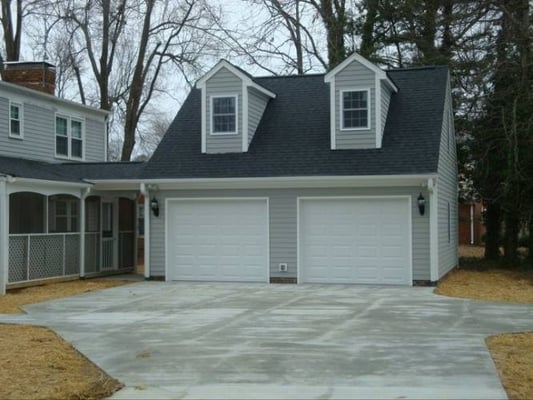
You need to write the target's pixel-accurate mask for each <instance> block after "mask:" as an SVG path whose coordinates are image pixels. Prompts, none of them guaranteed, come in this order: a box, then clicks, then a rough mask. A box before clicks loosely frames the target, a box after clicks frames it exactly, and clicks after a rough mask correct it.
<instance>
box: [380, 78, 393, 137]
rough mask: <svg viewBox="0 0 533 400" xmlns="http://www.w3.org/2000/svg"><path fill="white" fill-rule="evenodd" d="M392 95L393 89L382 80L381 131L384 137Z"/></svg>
mask: <svg viewBox="0 0 533 400" xmlns="http://www.w3.org/2000/svg"><path fill="white" fill-rule="evenodd" d="M391 95H392V91H391V89H390V88H389V87H388V86H387V85H386V84H385V82H383V81H381V132H379V134H380V136H381V137H383V131H384V129H385V124H386V123H387V114H388V113H389V104H390V98H391Z"/></svg>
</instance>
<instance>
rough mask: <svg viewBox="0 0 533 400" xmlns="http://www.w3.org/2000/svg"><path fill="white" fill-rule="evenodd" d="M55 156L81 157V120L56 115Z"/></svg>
mask: <svg viewBox="0 0 533 400" xmlns="http://www.w3.org/2000/svg"><path fill="white" fill-rule="evenodd" d="M56 156H58V157H65V158H74V159H82V158H83V122H82V121H81V120H78V119H74V118H71V117H64V116H59V115H58V116H56Z"/></svg>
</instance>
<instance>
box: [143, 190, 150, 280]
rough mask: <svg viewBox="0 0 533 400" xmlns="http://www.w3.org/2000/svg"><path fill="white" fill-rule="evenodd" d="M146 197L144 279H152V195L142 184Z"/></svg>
mask: <svg viewBox="0 0 533 400" xmlns="http://www.w3.org/2000/svg"><path fill="white" fill-rule="evenodd" d="M141 193H142V194H143V196H144V277H145V278H150V193H149V192H148V190H147V189H146V185H145V184H144V183H141Z"/></svg>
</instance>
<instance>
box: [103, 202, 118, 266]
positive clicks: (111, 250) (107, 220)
mask: <svg viewBox="0 0 533 400" xmlns="http://www.w3.org/2000/svg"><path fill="white" fill-rule="evenodd" d="M113 214H114V210H113V203H111V202H103V203H102V270H103V271H106V270H113V269H115V229H114V226H113V225H114V224H113V222H114V218H113Z"/></svg>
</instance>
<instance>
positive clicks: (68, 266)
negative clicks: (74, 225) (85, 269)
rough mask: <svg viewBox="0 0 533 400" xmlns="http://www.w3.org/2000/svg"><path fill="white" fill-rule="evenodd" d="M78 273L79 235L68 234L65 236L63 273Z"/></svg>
mask: <svg viewBox="0 0 533 400" xmlns="http://www.w3.org/2000/svg"><path fill="white" fill-rule="evenodd" d="M79 273H80V237H79V236H78V235H68V236H66V237H65V275H75V274H79Z"/></svg>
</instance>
